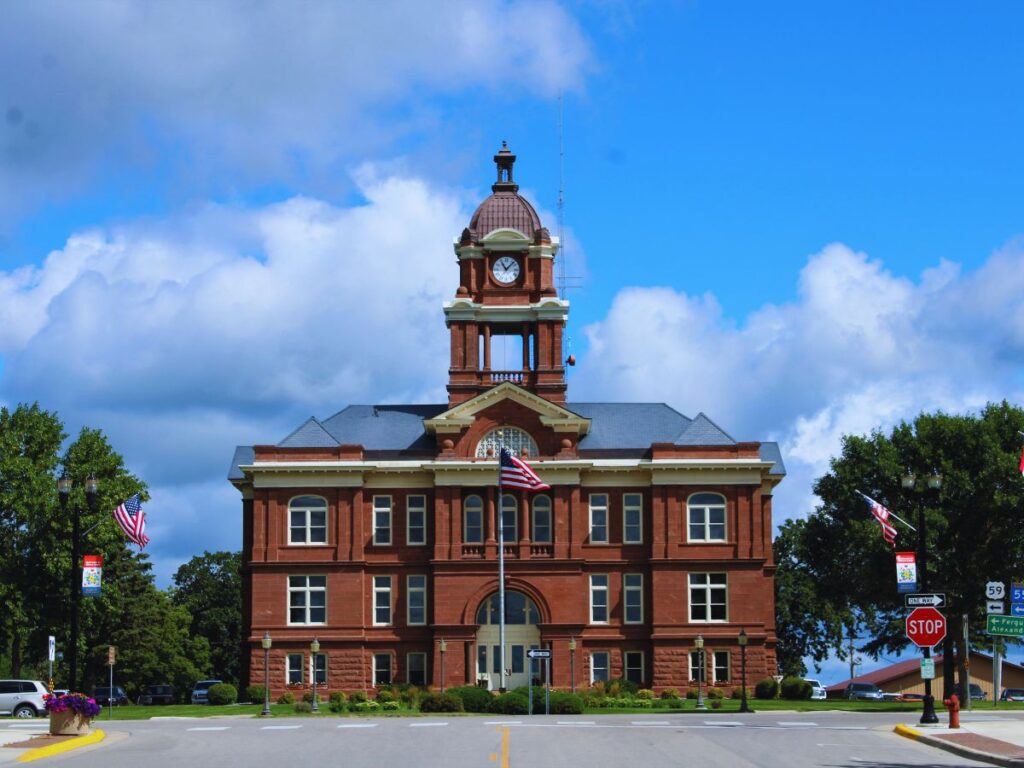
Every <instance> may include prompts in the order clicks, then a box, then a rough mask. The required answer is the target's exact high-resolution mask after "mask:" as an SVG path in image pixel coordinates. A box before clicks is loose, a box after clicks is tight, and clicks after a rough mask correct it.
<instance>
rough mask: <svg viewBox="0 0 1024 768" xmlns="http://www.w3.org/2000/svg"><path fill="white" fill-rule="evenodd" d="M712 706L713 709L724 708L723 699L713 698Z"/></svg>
mask: <svg viewBox="0 0 1024 768" xmlns="http://www.w3.org/2000/svg"><path fill="white" fill-rule="evenodd" d="M711 708H712V709H721V708H722V700H721V699H711Z"/></svg>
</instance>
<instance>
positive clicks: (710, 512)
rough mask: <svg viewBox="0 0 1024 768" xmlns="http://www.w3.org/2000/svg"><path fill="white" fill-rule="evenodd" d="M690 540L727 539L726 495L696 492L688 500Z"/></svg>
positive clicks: (687, 511) (687, 514)
mask: <svg viewBox="0 0 1024 768" xmlns="http://www.w3.org/2000/svg"><path fill="white" fill-rule="evenodd" d="M686 516H687V522H688V526H687V530H688V531H689V536H688V541H725V497H724V496H722V495H721V494H718V493H695V494H693V495H692V496H691V497H690V498H689V499H688V500H687V502H686Z"/></svg>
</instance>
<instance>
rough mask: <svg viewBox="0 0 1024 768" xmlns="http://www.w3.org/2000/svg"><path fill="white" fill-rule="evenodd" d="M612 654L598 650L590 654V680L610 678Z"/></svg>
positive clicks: (594, 681) (593, 681)
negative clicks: (609, 662)
mask: <svg viewBox="0 0 1024 768" xmlns="http://www.w3.org/2000/svg"><path fill="white" fill-rule="evenodd" d="M609 656H610V654H609V653H608V652H607V651H598V652H597V653H592V654H590V682H592V683H596V682H597V681H598V680H607V679H608V659H609Z"/></svg>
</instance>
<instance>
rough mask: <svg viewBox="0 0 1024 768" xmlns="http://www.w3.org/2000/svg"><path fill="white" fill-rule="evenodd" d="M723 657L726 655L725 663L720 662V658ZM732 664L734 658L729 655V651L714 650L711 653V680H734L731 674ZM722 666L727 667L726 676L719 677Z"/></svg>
mask: <svg viewBox="0 0 1024 768" xmlns="http://www.w3.org/2000/svg"><path fill="white" fill-rule="evenodd" d="M721 657H725V664H719V663H718V660H719V658H721ZM731 664H732V658H731V656H730V655H729V651H714V652H713V653H712V654H711V682H713V683H729V682H732V680H731V678H732V675H731V674H730V672H731V671H732V666H731ZM720 666H721V667H724V668H725V677H719V676H718V668H719V667H720Z"/></svg>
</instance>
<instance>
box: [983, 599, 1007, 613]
mask: <svg viewBox="0 0 1024 768" xmlns="http://www.w3.org/2000/svg"><path fill="white" fill-rule="evenodd" d="M985 613H1006V601H1005V600H988V601H986V602H985Z"/></svg>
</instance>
